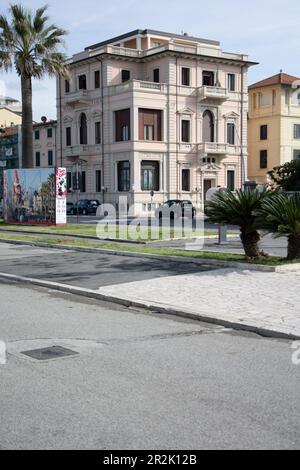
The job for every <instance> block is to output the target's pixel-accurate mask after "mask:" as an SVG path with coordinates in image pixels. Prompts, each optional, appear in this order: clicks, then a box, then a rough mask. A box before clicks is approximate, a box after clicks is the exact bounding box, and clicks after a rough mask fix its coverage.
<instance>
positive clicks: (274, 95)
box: [272, 90, 276, 106]
mask: <svg viewBox="0 0 300 470" xmlns="http://www.w3.org/2000/svg"><path fill="white" fill-rule="evenodd" d="M272 104H273V106H275V105H276V90H273V91H272Z"/></svg>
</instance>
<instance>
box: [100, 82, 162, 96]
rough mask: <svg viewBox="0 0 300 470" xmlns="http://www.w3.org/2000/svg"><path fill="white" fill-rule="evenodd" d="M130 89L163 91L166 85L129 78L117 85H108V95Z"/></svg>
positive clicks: (129, 90)
mask: <svg viewBox="0 0 300 470" xmlns="http://www.w3.org/2000/svg"><path fill="white" fill-rule="evenodd" d="M132 91H141V92H145V91H150V92H153V93H164V92H165V91H166V85H165V84H163V83H155V82H150V81H149V82H147V81H142V80H129V81H128V82H126V83H121V84H119V85H112V86H109V87H108V94H109V96H113V95H118V94H119V93H126V92H132Z"/></svg>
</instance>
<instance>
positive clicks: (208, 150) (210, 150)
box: [198, 142, 228, 157]
mask: <svg viewBox="0 0 300 470" xmlns="http://www.w3.org/2000/svg"><path fill="white" fill-rule="evenodd" d="M198 152H199V154H200V155H201V157H206V156H207V155H216V156H221V157H225V156H226V155H227V153H228V145H227V144H219V143H217V142H205V143H204V144H199V145H198Z"/></svg>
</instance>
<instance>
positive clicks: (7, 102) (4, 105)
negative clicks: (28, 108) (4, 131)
mask: <svg viewBox="0 0 300 470" xmlns="http://www.w3.org/2000/svg"><path fill="white" fill-rule="evenodd" d="M21 111H22V108H21V103H20V102H19V101H18V100H16V99H15V98H10V97H9V96H0V127H2V128H5V127H12V126H18V125H19V124H22V116H21Z"/></svg>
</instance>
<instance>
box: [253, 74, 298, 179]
mask: <svg viewBox="0 0 300 470" xmlns="http://www.w3.org/2000/svg"><path fill="white" fill-rule="evenodd" d="M299 88H300V79H299V78H298V77H294V76H292V75H288V74H286V73H282V72H280V73H279V74H277V75H274V76H272V77H269V78H267V79H265V80H262V81H260V82H258V83H255V84H253V85H251V86H250V87H249V101H250V104H249V120H248V152H249V159H248V164H249V178H250V179H251V180H255V181H257V182H258V183H262V184H263V183H266V182H267V172H268V171H270V170H272V169H273V168H274V167H275V166H279V165H282V164H284V163H286V162H290V161H291V160H293V159H298V158H300V90H299Z"/></svg>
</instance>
